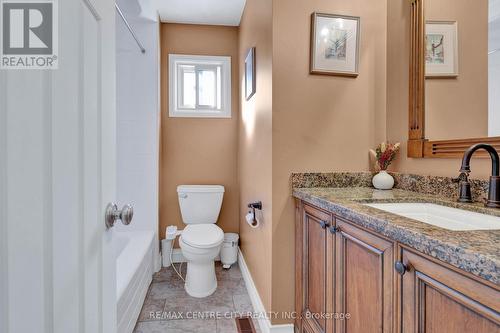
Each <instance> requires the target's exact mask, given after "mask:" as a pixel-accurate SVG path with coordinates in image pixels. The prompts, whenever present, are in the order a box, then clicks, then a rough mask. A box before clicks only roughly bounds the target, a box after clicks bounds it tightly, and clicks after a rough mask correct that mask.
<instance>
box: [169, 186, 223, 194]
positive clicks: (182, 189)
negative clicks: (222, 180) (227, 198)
mask: <svg viewBox="0 0 500 333" xmlns="http://www.w3.org/2000/svg"><path fill="white" fill-rule="evenodd" d="M223 192H224V186H222V185H179V186H177V193H223Z"/></svg>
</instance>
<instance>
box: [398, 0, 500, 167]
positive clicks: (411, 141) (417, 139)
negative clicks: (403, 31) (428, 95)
mask: <svg viewBox="0 0 500 333" xmlns="http://www.w3.org/2000/svg"><path fill="white" fill-rule="evenodd" d="M410 2H411V19H410V76H409V77H410V84H409V87H410V94H409V117H408V157H411V158H461V157H462V156H463V153H464V151H465V150H466V149H467V148H468V147H470V146H472V145H473V144H476V143H487V144H490V145H492V146H493V147H495V149H496V150H497V151H500V137H490V138H488V137H484V138H473V139H456V140H439V141H433V140H429V139H428V138H426V137H425V57H424V47H425V45H424V43H425V15H424V0H410ZM484 156H486V155H484Z"/></svg>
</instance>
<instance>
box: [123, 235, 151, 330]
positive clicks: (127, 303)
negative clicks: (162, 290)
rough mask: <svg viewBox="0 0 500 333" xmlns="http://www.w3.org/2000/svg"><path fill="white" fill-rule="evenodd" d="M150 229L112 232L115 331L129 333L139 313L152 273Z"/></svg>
mask: <svg viewBox="0 0 500 333" xmlns="http://www.w3.org/2000/svg"><path fill="white" fill-rule="evenodd" d="M154 235H155V233H154V232H153V231H131V232H121V231H117V232H115V233H114V234H113V244H114V250H115V255H116V297H117V302H116V304H117V305H116V306H117V325H118V332H120V333H131V332H132V331H133V330H134V326H135V323H136V321H137V318H138V317H139V313H140V311H141V307H142V304H143V302H144V298H145V297H146V293H147V291H148V287H149V284H150V283H151V279H152V276H153V263H154V255H153V248H154V238H155V237H154Z"/></svg>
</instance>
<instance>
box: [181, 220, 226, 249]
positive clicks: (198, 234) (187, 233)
mask: <svg viewBox="0 0 500 333" xmlns="http://www.w3.org/2000/svg"><path fill="white" fill-rule="evenodd" d="M181 241H182V242H184V243H185V244H187V245H189V246H192V247H195V248H198V249H207V248H212V247H214V246H219V245H220V244H222V242H223V241H224V232H223V231H222V229H221V228H219V227H218V226H216V225H215V224H191V225H188V226H187V227H186V228H184V230H183V231H182V234H181Z"/></svg>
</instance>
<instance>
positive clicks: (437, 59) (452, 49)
mask: <svg viewBox="0 0 500 333" xmlns="http://www.w3.org/2000/svg"><path fill="white" fill-rule="evenodd" d="M424 52H425V76H426V77H427V78H432V77H457V76H458V30H457V22H455V21H427V22H426V24H425V49H424Z"/></svg>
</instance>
